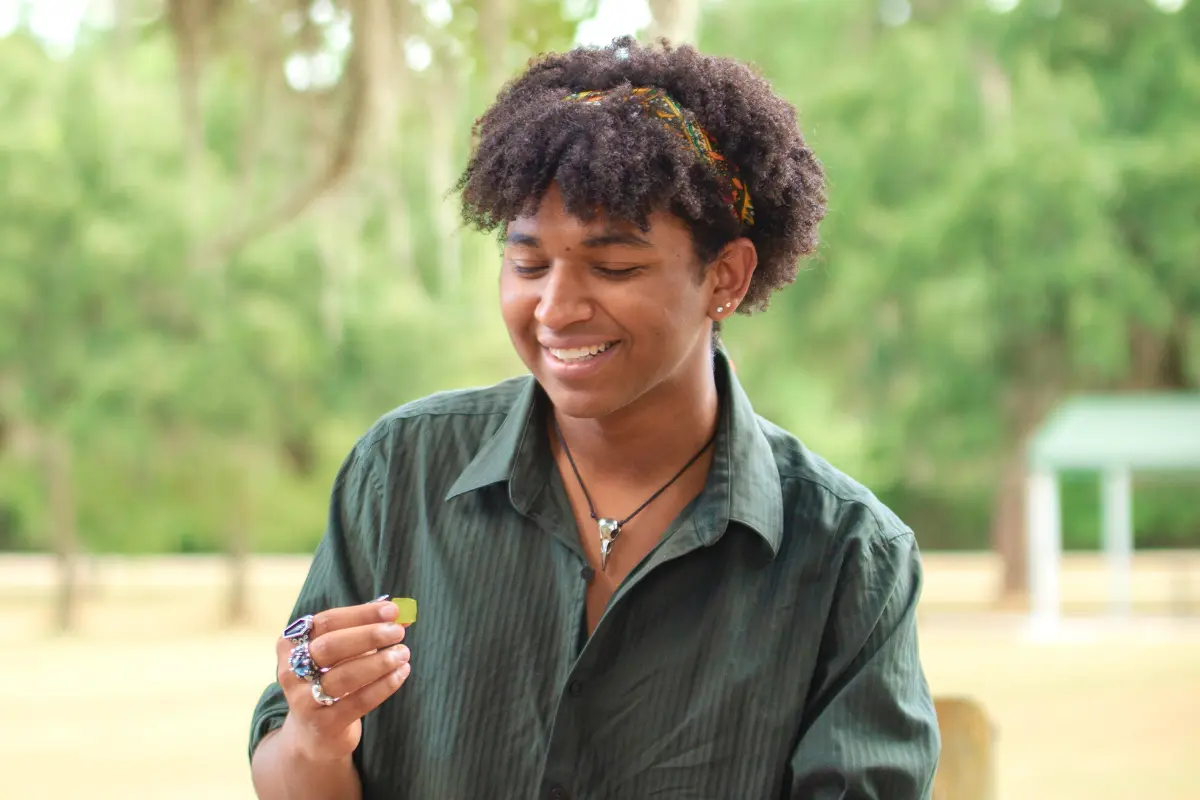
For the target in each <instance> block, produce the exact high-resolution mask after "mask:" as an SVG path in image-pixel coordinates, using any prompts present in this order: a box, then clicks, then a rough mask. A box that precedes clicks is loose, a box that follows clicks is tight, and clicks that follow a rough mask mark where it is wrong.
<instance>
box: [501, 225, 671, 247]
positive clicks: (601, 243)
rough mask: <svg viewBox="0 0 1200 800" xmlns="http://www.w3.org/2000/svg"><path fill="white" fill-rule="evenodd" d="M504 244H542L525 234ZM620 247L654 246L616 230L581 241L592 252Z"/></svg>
mask: <svg viewBox="0 0 1200 800" xmlns="http://www.w3.org/2000/svg"><path fill="white" fill-rule="evenodd" d="M504 241H505V243H506V244H510V245H515V246H518V247H541V246H542V243H541V241H540V240H538V238H537V237H536V236H530V235H528V234H525V233H510V234H508V236H506V237H505V239H504ZM614 245H620V246H624V247H637V248H639V249H642V250H652V249H653V248H654V245H652V244H650V242H648V241H646V240H645V239H643V238H642V237H640V236H638V235H637V234H634V233H629V232H627V231H620V230H616V229H611V228H610V229H607V230H605V231H604V232H602V233H599V234H597V235H595V236H589V237H588V238H586V239H584V240H583V246H584V247H586V248H588V249H590V250H594V249H597V248H600V247H612V246H614Z"/></svg>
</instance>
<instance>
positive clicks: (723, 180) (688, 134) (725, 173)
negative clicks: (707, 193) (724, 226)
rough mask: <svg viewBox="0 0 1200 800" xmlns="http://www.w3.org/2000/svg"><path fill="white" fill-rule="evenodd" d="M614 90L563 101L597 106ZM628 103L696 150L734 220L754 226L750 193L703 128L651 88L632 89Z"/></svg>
mask: <svg viewBox="0 0 1200 800" xmlns="http://www.w3.org/2000/svg"><path fill="white" fill-rule="evenodd" d="M615 91H616V90H614V89H607V90H603V91H587V92H575V93H574V94H570V95H567V96H566V97H565V98H564V99H565V100H569V101H576V102H580V103H599V102H601V101H603V100H604V99H606V98H608V97H610V96H611V95H612V94H614V92H615ZM629 100H630V101H632V102H635V103H637V104H638V105H640V106H641V107H642V108H643V109H645V111H646V112H647V113H649V114H651V115H653V116H654V118H656V119H658V120H659V121H660V122H662V124H663V127H665V128H667V129H668V130H670V131H673V132H675V133H678V134H679V135H680V136H682V137H683V140H684V141H685V142H686V143H687V144H688V145H689V146H690V147H691V148H692V149H693V150H695V151H696V155H697V156H699V157H700V158H701V160H703V161H704V162H705V163H706V164H708V165H709V167H711V168H712V170H713V172H715V173H716V175H717V179H718V181H719V183H720V184H721V186H722V187H724V188H723V191H722V192H721V199H722V200H724V201H725V204H726V205H727V206H729V210H730V211H732V212H733V217H734V219H736V220H737V221H738V222H740V223H742V224H743V225H747V226H749V225H753V224H754V206H753V205H752V204H751V202H750V190H749V189H747V188H746V184H745V183H744V182H743V181H742V179H741V176H740V175H739V174H738V169H737V167H736V166H734V165H733V164H731V163H730V162H728V161H726V160H725V157H724V156H722V155H721V154H720V153H719V152H717V149H716V146H715V144H714V142H713V140H712V137H710V136H709V135H708V132H707V131H705V130H704V128H702V127H700V126H699V125H698V124H696V123H695V122H692V121H690V120H688V119H687V116H686V115H685V114H684V111H683V107H682V106H681V105H679V103H678V102H677V101H676V100H675V98H673V97H671V95H669V94H667V93H666V92H664V91H663V90H662V89H657V88H654V87H650V86H643V87H638V88H635V89H634V90H633V91H632V92H630V94H629Z"/></svg>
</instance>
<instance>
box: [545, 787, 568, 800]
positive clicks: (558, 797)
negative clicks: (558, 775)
mask: <svg viewBox="0 0 1200 800" xmlns="http://www.w3.org/2000/svg"><path fill="white" fill-rule="evenodd" d="M547 797H549V798H550V800H567V790H566V789H564V788H563V787H561V786H559V785H558V784H555V785H554V786H551V787H550V793H549V794H548V795H547Z"/></svg>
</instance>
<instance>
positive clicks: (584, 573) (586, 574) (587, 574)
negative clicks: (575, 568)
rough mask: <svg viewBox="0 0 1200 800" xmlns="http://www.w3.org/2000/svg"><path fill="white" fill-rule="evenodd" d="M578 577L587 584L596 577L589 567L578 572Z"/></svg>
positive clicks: (594, 571)
mask: <svg viewBox="0 0 1200 800" xmlns="http://www.w3.org/2000/svg"><path fill="white" fill-rule="evenodd" d="M579 577H581V578H583V579H584V580H585V581H587V582H588V583H591V582H592V580H594V579H595V577H596V570H594V569H592V568H591V567H590V566H588V567H584V568H583V569H581V570H579Z"/></svg>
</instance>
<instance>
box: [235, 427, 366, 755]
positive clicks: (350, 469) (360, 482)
mask: <svg viewBox="0 0 1200 800" xmlns="http://www.w3.org/2000/svg"><path fill="white" fill-rule="evenodd" d="M363 449H364V447H363V443H362V442H359V444H358V445H357V446H356V447H355V449H354V450H353V451H352V452H351V454H350V455H349V456H347V458H346V460H345V462H343V464H342V466H341V469H340V470H339V471H338V474H337V477H336V478H335V479H334V483H333V490H332V492H331V496H330V503H329V518H328V520H327V522H326V526H325V533H324V535H323V536H322V537H321V542H320V544H318V545H317V549H316V552H315V554H314V555H313V560H312V564H311V565H310V566H309V570H308V575H307V577H306V578H305V580H304V585H303V586H302V587H301V589H300V594H299V596H298V597H297V599H296V603H295V605H294V606H293V608H292V613H291V616H290V617H289V618H288V619H287V620H283V621H281V622H280V625H279V629H280V630H281V631H282V630H283V628H284V626H286V625H287V623H288V622H290V621H291V620H293V619H296V618H298V617H301V616H303V615H305V614H315V613H317V612H318V611H323V610H325V609H327V608H337V607H340V606H350V605H357V604H359V603H365V602H368V601H369V600H371V599H372V598H373V597H375V596H376V594H377V593H373V587H374V585H375V584H376V576H375V574H374V569H373V568H372V565H373V564H375V563H376V559H375V557H374V555H375V553H377V552H378V549H379V548H378V542H379V534H380V522H379V520H380V514H379V502H380V500H379V498H380V496H381V492H380V491H379V490H378V489H377V488H376V484H375V482H374V481H375V479H374V477H373V476H372V475H371V474H370V472H369V469H368V465H367V463H366V462H367V459H366V458H365V457H364V453H363ZM269 648H270V645H269V643H265V642H264V649H265V652H266V653H267V654H268V655H270V654H271V652H272V651H271V650H270V649H269ZM287 711H288V707H287V700H286V699H285V698H284V695H283V690H282V689H281V688H280V686H279V683H278V682H277V681H272V682H271V683H270V684H269V685H268V686H267V687H266V689H265V690H264V691H263V693H262V696H261V697H260V698H259V700H258V704H257V705H256V706H255V708H254V715H253V717H252V720H251V724H250V758H251V759H253V758H254V751H255V749H256V748H257V747H258V745H259V743H260V742H261V741H262V739H263V737H264V736H266V735H267V734H268V733H270V732H271V731H273V730H275V729H276V728H278V727H280V726H281V725H283V722H284V720H285V719H286V718H287Z"/></svg>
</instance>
